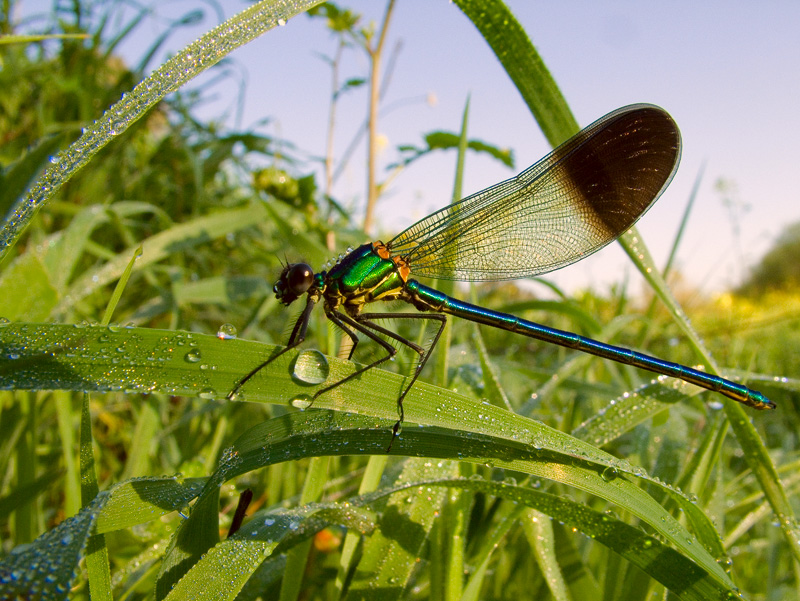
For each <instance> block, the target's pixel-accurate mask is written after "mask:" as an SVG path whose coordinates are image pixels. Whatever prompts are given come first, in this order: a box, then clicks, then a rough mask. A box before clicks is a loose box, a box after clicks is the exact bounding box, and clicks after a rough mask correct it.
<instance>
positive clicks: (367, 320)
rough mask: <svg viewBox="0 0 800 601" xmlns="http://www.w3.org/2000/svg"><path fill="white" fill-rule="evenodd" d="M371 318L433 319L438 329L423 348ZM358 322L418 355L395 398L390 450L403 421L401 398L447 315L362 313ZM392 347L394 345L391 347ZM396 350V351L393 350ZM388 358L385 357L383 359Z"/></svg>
mask: <svg viewBox="0 0 800 601" xmlns="http://www.w3.org/2000/svg"><path fill="white" fill-rule="evenodd" d="M373 319H429V320H433V321H438V322H439V329H438V330H437V332H436V335H435V336H434V337H433V341H432V342H431V344H430V345H429V346H428V349H427V350H425V349H424V348H423V347H421V346H419V345H418V344H415V343H413V342H411V341H410V340H408V339H406V338H403V337H402V336H400V335H399V334H398V333H397V332H392V331H391V330H388V329H386V328H384V327H383V326H379V325H378V324H376V323H374V322H373V321H372V320H373ZM358 322H359V323H360V324H362V325H363V326H365V327H367V328H371V329H373V330H375V331H376V332H380V333H381V334H384V335H385V336H388V337H390V338H392V339H394V340H396V341H397V342H399V343H400V344H403V345H405V346H407V347H409V348H410V349H412V350H413V351H414V352H416V353H417V354H418V355H419V363H417V367H416V369H415V370H414V375H413V376H412V377H411V382H409V384H408V386H406V387H405V389H404V390H403V392H401V393H400V396H399V397H398V399H397V412H398V418H399V419H398V420H397V421H396V422H395V424H394V426H392V440H390V441H389V446H388V448H387V449H386V452H387V453H388V452H389V451H391V450H392V445H393V444H394V439H395V438H397V433H398V432H399V430H400V425H401V424H402V423H403V419H404V417H405V410H404V409H403V399H405V398H406V395H407V394H408V391H409V390H411V387H412V386H414V383H415V382H416V381H417V378H418V377H419V374H420V373H422V368H423V367H425V364H426V363H427V362H428V359H429V358H430V356H431V353H432V352H433V349H434V347H435V346H436V343H437V342H439V338H440V337H441V335H442V331H444V327H445V325H446V324H447V317H446V316H445V315H442V314H441V313H362V314H361V315H359V316H358ZM392 348H394V347H392ZM395 352H396V351H395ZM386 359H388V357H386V358H385V359H384V361H385V360H386Z"/></svg>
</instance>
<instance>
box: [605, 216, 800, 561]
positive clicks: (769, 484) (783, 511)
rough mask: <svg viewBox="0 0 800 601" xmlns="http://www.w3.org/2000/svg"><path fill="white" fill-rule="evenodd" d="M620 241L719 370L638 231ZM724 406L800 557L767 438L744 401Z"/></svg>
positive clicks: (797, 531) (798, 536)
mask: <svg viewBox="0 0 800 601" xmlns="http://www.w3.org/2000/svg"><path fill="white" fill-rule="evenodd" d="M620 241H621V242H622V243H623V248H624V249H625V251H626V252H627V253H628V256H629V257H630V258H631V260H632V261H633V263H634V264H635V265H636V267H637V269H638V270H639V272H640V273H641V274H642V276H644V278H645V280H647V282H648V284H650V287H651V288H652V289H653V291H654V292H655V293H656V295H657V296H658V297H659V298H660V299H661V301H662V302H663V303H664V305H665V306H666V307H667V309H668V310H669V311H670V313H672V315H673V318H674V321H675V323H677V324H678V325H679V326H680V327H681V329H682V330H683V331H684V333H685V334H686V336H687V338H688V340H689V342H690V344H691V345H692V347H693V348H694V349H695V351H696V352H697V354H698V355H699V356H700V357H702V359H703V361H704V363H705V364H706V365H708V366H709V368H710V371H711V373H714V374H718V373H719V369H718V368H717V366H716V364H715V363H714V360H713V359H712V358H711V355H710V354H709V353H708V351H707V350H706V349H705V347H704V345H703V343H702V341H701V340H700V338H699V336H698V335H697V333H696V332H695V331H694V328H692V327H691V325H690V323H689V320H688V318H687V317H686V316H685V315H684V313H683V311H682V310H681V308H680V306H679V305H678V303H677V301H676V300H675V298H674V297H673V296H672V292H671V291H670V290H669V288H668V287H667V284H666V282H665V281H664V279H663V278H662V277H661V274H660V273H659V272H658V270H657V269H655V263H654V262H653V259H652V257H651V256H650V253H649V251H648V250H647V247H646V246H645V245H644V242H643V241H642V240H641V238H640V237H639V236H638V234H637V233H636V232H635V231H631V232H628V233H626V234H624V235H623V236H622V237H621V238H620ZM723 408H724V410H725V414H726V415H727V417H728V421H729V422H730V424H731V427H732V428H733V431H734V434H735V435H736V439H737V440H738V442H739V444H740V445H741V447H742V450H743V451H744V457H745V459H746V460H747V464H748V466H749V467H750V469H751V470H752V471H753V473H754V474H755V475H756V478H757V479H758V481H759V484H760V485H761V488H762V489H763V490H764V494H765V495H766V497H767V500H768V501H769V504H770V505H771V506H772V510H773V511H774V512H775V516H776V518H777V519H778V522H779V524H780V528H781V531H782V532H783V535H784V539H785V540H786V542H787V543H788V544H789V548H790V549H791V550H792V553H793V554H794V556H795V559H796V560H798V561H800V527H799V526H798V523H800V522H798V520H797V516H796V515H795V513H794V509H793V508H792V506H791V503H790V502H789V498H788V496H787V494H786V490H785V489H784V488H783V486H782V485H781V481H780V478H779V477H778V473H777V470H776V468H775V465H774V463H773V462H772V458H771V457H770V456H769V452H768V451H767V448H766V447H765V446H764V441H763V440H761V436H759V434H758V431H757V430H756V428H755V425H753V422H752V421H751V419H750V417H749V414H748V413H746V412H745V409H744V407H742V405H741V404H739V403H736V402H734V401H729V400H728V399H724V400H723Z"/></svg>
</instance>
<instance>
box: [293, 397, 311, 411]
mask: <svg viewBox="0 0 800 601" xmlns="http://www.w3.org/2000/svg"><path fill="white" fill-rule="evenodd" d="M313 402H314V399H312V398H311V397H310V396H309V395H307V394H301V395H298V396H296V397H294V398H293V399H292V407H294V408H295V409H299V410H300V411H305V410H306V409H308V408H309V407H311V404H312V403H313Z"/></svg>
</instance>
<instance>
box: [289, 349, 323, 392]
mask: <svg viewBox="0 0 800 601" xmlns="http://www.w3.org/2000/svg"><path fill="white" fill-rule="evenodd" d="M329 372H330V366H329V365H328V360H327V359H326V358H325V355H323V354H322V353H320V352H319V351H313V350H312V351H303V352H302V353H300V354H299V355H298V356H297V359H296V360H295V362H294V370H293V371H292V376H293V377H294V378H295V379H296V380H299V381H300V382H303V383H305V384H322V383H323V382H324V381H325V380H327V379H328V373H329Z"/></svg>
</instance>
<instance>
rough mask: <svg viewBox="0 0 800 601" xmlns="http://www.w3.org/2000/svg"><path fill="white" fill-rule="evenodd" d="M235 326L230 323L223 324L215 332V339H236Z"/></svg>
mask: <svg viewBox="0 0 800 601" xmlns="http://www.w3.org/2000/svg"><path fill="white" fill-rule="evenodd" d="M236 334H237V332H236V326H235V325H233V324H230V323H223V324H222V325H221V326H220V327H219V330H217V338H219V339H220V340H231V339H233V338H236Z"/></svg>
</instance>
